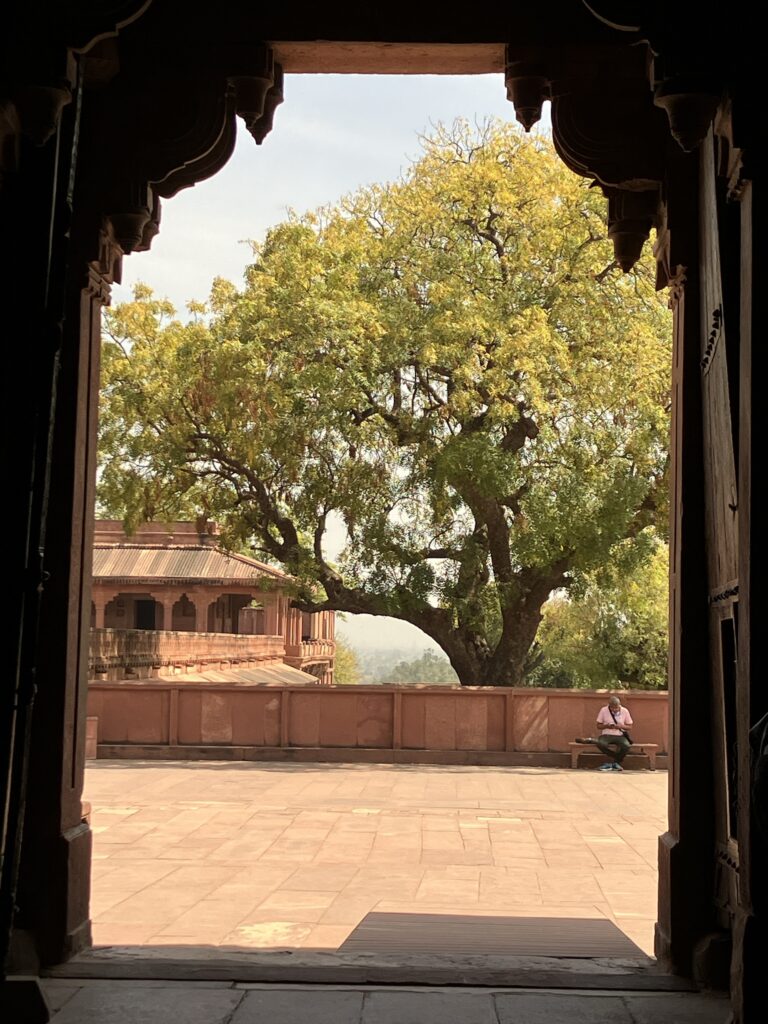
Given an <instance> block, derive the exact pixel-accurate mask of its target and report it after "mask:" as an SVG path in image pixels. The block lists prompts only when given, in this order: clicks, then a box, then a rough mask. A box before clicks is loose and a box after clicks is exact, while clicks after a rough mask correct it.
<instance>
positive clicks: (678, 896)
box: [655, 152, 716, 974]
mask: <svg viewBox="0 0 768 1024" xmlns="http://www.w3.org/2000/svg"><path fill="white" fill-rule="evenodd" d="M671 162H672V170H671V180H670V183H669V207H668V209H669V224H668V231H667V232H666V233H665V234H664V235H663V236H662V239H661V243H660V244H661V247H662V250H666V252H664V251H662V254H661V255H662V262H663V263H665V264H666V271H667V274H668V275H669V278H670V281H669V283H670V286H671V291H672V299H671V301H672V307H673V310H674V350H673V369H672V428H671V453H670V463H671V474H670V475H671V490H672V501H671V522H670V651H669V690H670V702H669V704H670V770H669V810H668V814H669V828H668V831H667V832H665V833H664V835H662V836H661V837H660V839H659V908H658V923H657V925H656V941H655V947H656V955H657V956H658V957H659V959H660V960H661V961H662V962H663V963H665V964H666V965H667V966H669V967H671V968H672V969H673V970H675V971H676V972H679V973H682V974H690V972H691V970H692V962H693V956H694V949H695V947H696V946H697V944H698V943H699V942H700V941H701V940H702V939H703V938H704V937H705V936H706V935H707V934H708V933H711V932H712V931H713V930H714V929H715V928H716V921H715V920H714V912H713V902H712V899H713V892H714V872H713V848H714V816H715V809H714V796H713V788H714V780H713V775H712V764H713V730H712V724H711V719H710V700H711V682H710V664H709V649H708V643H707V637H708V633H709V625H708V601H707V594H708V585H707V559H706V543H705V523H704V451H703V419H702V394H701V367H700V360H701V332H700V326H701V322H700V308H699V301H700V300H699V281H698V266H699V225H698V213H699V184H698V171H697V162H698V157H697V155H696V154H691V155H690V156H685V155H683V154H682V153H677V152H676V153H673V155H672V158H671Z"/></svg>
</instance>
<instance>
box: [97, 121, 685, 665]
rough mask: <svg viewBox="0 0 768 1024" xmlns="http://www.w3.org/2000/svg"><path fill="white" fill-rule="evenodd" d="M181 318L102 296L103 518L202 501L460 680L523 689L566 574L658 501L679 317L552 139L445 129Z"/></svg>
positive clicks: (595, 560) (648, 517) (305, 603)
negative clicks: (334, 537)
mask: <svg viewBox="0 0 768 1024" xmlns="http://www.w3.org/2000/svg"><path fill="white" fill-rule="evenodd" d="M192 313H193V319H192V321H191V322H189V323H186V324H183V323H181V322H179V321H178V320H176V319H174V311H173V310H172V309H171V308H170V306H169V305H168V304H167V303H163V302H159V301H156V300H155V299H154V298H153V297H152V295H151V292H149V290H148V289H146V288H144V289H139V290H137V292H136V296H135V301H134V302H132V303H127V304H124V305H122V306H118V307H117V308H116V309H115V310H114V311H112V312H110V313H108V315H107V322H106V339H105V346H104V391H103V395H104V397H103V407H102V428H101V477H100V500H101V503H102V508H103V509H104V511H106V512H109V513H110V514H113V515H120V516H123V517H125V518H126V519H127V521H128V523H129V525H130V524H131V523H135V522H137V521H139V520H141V519H146V518H163V517H166V518H176V517H179V516H182V515H187V516H192V515H205V516H209V517H213V518H215V519H217V520H218V521H220V522H221V523H222V524H223V526H224V527H225V531H226V532H225V536H226V537H227V538H228V540H229V542H230V543H231V544H232V545H237V546H242V545H248V546H251V547H252V549H253V550H254V551H256V552H257V553H258V554H259V555H260V556H261V557H265V558H267V559H270V560H273V561H275V562H277V563H280V564H282V565H283V566H285V567H286V568H287V570H288V571H289V572H290V573H292V574H293V575H294V576H295V578H296V580H297V585H296V586H297V589H296V602H297V604H298V605H299V606H300V607H302V608H305V609H324V608H325V609H336V610H341V611H346V612H353V613H355V612H361V613H368V614H373V615H389V616H395V617H396V618H400V619H403V620H406V621H408V622H411V623H413V624H414V625H416V626H418V627H420V628H421V629H422V630H423V631H424V632H425V633H427V634H428V635H429V636H430V637H432V638H433V639H434V640H435V641H436V642H437V643H438V644H439V645H440V646H441V647H442V649H443V650H444V651H445V652H446V654H447V655H448V657H449V659H450V661H451V664H452V665H453V667H454V669H455V670H456V672H457V674H458V676H459V678H460V680H461V682H462V683H464V684H469V685H477V684H496V685H515V684H518V683H519V682H520V681H521V679H522V674H523V670H524V664H525V659H526V654H527V652H528V650H529V648H530V647H531V644H532V643H533V641H534V638H535V636H536V631H537V628H538V625H539V622H540V621H541V609H542V606H543V604H544V602H545V601H546V600H547V598H548V597H549V595H550V593H551V592H552V591H554V590H557V589H559V588H567V587H568V586H569V585H570V584H571V583H572V582H573V581H574V580H577V579H579V578H580V576H581V575H583V574H584V573H585V572H589V571H590V570H592V569H594V567H595V566H597V565H601V564H605V563H606V562H607V561H609V560H610V559H611V558H612V555H613V552H614V550H615V549H616V545H617V543H619V542H621V541H623V540H626V539H627V538H632V537H636V536H638V535H639V534H640V533H641V532H642V531H643V530H645V529H646V528H648V527H649V526H650V525H651V524H653V523H654V522H656V521H657V520H658V518H659V515H660V506H661V505H662V504H663V501H664V496H665V493H666V485H665V471H666V464H667V455H666V444H667V430H668V424H667V417H668V402H669V395H668V390H669V375H670V370H669V364H670V334H671V332H670V324H669V320H668V314H667V311H666V309H665V306H664V303H663V301H662V300H661V299H660V298H659V297H658V296H657V294H656V293H655V291H654V284H653V272H652V266H651V259H650V257H647V258H644V259H643V260H641V262H640V263H639V265H638V267H637V268H636V270H635V271H634V272H633V273H631V274H628V275H622V273H621V272H620V270H619V269H618V268H617V266H616V264H615V263H614V261H613V258H612V252H611V245H610V243H609V241H608V240H607V238H606V223H605V208H604V200H603V199H602V198H601V197H600V195H599V194H597V193H596V191H595V190H590V189H589V188H588V186H587V183H586V182H585V181H583V180H582V179H579V178H577V177H576V176H574V175H572V174H571V173H570V172H569V171H567V170H566V169H565V168H564V167H563V166H562V164H561V163H560V162H559V161H558V159H557V157H556V155H555V153H554V151H553V149H552V147H551V145H550V144H549V143H548V142H546V141H545V140H543V139H529V138H526V137H524V136H522V135H521V134H520V133H519V132H518V131H517V130H516V129H515V128H513V127H511V126H508V125H502V124H499V123H494V124H489V125H487V126H485V127H484V128H482V129H479V130H478V129H472V128H470V127H469V126H468V125H466V124H463V123H457V124H455V125H454V126H452V127H451V128H437V129H436V130H435V132H434V133H433V134H432V135H431V137H429V138H427V139H425V140H424V141H423V155H422V156H421V158H420V159H419V160H418V161H417V162H416V163H415V164H414V165H413V166H412V167H411V168H410V170H409V171H408V172H407V173H406V174H405V175H404V176H403V177H402V179H401V180H399V181H398V182H396V183H395V184H391V185H375V186H371V187H368V188H363V189H361V190H360V191H358V192H357V193H355V194H354V195H352V196H350V197H348V198H346V199H344V200H343V201H342V202H340V203H338V204H337V205H335V206H330V207H327V208H323V209H321V210H319V211H316V212H314V213H311V214H307V215H305V216H296V215H292V216H291V217H290V218H289V219H288V220H287V221H286V222H284V223H282V224H279V225H278V226H276V227H275V228H274V229H272V230H271V231H270V232H269V233H268V234H267V237H266V239H265V241H264V242H263V244H260V245H254V262H253V265H252V266H251V267H250V268H249V269H248V271H247V274H246V280H245V284H244V287H242V288H241V289H237V288H236V287H235V286H234V285H232V284H229V283H227V282H224V281H222V280H217V281H216V282H214V286H213V289H212V293H211V296H210V299H209V302H208V303H207V305H206V306H204V307H203V306H195V307H192ZM339 523H340V524H342V526H343V530H344V535H345V539H346V544H345V547H344V550H343V551H342V553H341V555H340V556H338V557H337V558H336V559H335V560H332V559H331V558H330V557H329V553H328V551H329V549H328V527H329V524H330V525H332V524H336V527H337V526H338V524H339ZM336 527H334V528H336Z"/></svg>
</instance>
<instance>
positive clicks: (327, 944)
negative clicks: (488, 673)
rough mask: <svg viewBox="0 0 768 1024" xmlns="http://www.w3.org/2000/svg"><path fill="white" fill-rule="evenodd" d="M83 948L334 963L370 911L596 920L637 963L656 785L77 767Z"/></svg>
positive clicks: (648, 910) (536, 773) (662, 776)
mask: <svg viewBox="0 0 768 1024" xmlns="http://www.w3.org/2000/svg"><path fill="white" fill-rule="evenodd" d="M85 797H86V799H87V800H89V801H90V802H91V804H92V818H91V823H92V827H93V831H94V854H93V882H92V904H91V906H92V918H93V937H94V943H95V944H96V945H97V946H101V945H110V946H111V945H121V946H125V945H145V944H146V945H153V946H158V945H173V946H183V945H208V946H214V947H230V948H233V947H239V948H241V949H242V948H256V949H262V950H274V949H303V950H307V951H309V950H335V949H337V947H338V946H339V945H340V944H341V943H342V942H343V941H344V940H345V939H346V938H347V936H348V935H349V933H350V932H351V931H352V930H353V928H355V926H356V925H357V924H358V923H359V922H360V921H361V919H362V918H364V917H365V915H366V914H368V913H369V912H370V911H373V910H376V911H379V912H386V911H392V912H409V913H418V912H421V913H450V914H472V915H483V914H489V915H494V914H500V913H504V914H509V915H521V916H536V917H550V916H558V917H596V916H597V917H605V918H608V919H609V920H611V921H613V922H614V923H615V924H616V925H617V926H618V927H619V928H620V929H621V930H622V931H623V932H624V933H625V934H626V935H627V936H628V937H629V938H631V939H632V940H633V941H634V942H635V943H636V944H637V946H639V947H640V949H642V950H644V951H645V952H646V953H652V949H653V923H654V920H655V918H656V884H657V873H656V855H657V854H656V851H657V837H658V835H659V834H660V833H661V832H663V831H664V830H665V828H666V799H667V774H666V772H647V771H639V772H630V771H625V772H623V773H621V774H619V773H605V772H597V771H590V770H579V771H568V770H564V769H547V768H484V767H483V768H481V767H443V766H440V767H437V766H434V767H433V766H394V767H393V766H380V765H325V764H308V765H284V764H280V765H277V764H258V763H242V762H240V763H235V764H233V763H230V762H227V763H220V762H205V763H197V762H196V763H169V762H162V763H159V762H130V761H114V762H107V761H99V762H93V763H92V764H91V765H90V766H89V768H88V769H87V773H86V793H85Z"/></svg>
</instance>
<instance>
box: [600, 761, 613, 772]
mask: <svg viewBox="0 0 768 1024" xmlns="http://www.w3.org/2000/svg"><path fill="white" fill-rule="evenodd" d="M597 770H598V771H599V772H612V771H613V765H612V764H611V762H610V761H606V762H605V764H601V765H599V767H598V769H597Z"/></svg>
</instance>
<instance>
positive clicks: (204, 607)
mask: <svg viewBox="0 0 768 1024" xmlns="http://www.w3.org/2000/svg"><path fill="white" fill-rule="evenodd" d="M187 596H188V597H189V599H190V600H191V601H194V602H195V632H196V633H207V632H208V601H207V600H206V598H205V595H204V594H203V593H201V591H199V590H196V591H195V592H194V594H188V595H187ZM214 629H215V627H214Z"/></svg>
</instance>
